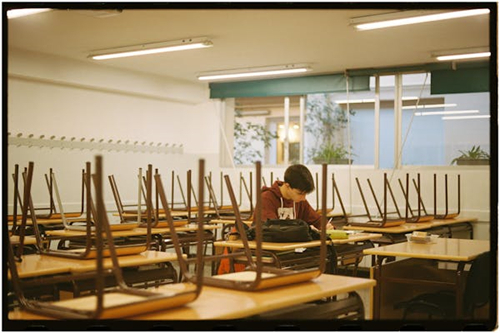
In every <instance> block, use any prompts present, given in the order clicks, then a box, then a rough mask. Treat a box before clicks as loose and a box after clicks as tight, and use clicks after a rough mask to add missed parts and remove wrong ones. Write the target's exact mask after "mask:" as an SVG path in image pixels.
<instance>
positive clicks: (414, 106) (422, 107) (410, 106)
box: [402, 103, 457, 110]
mask: <svg viewBox="0 0 500 333" xmlns="http://www.w3.org/2000/svg"><path fill="white" fill-rule="evenodd" d="M454 106H457V105H456V104H451V103H450V104H424V105H407V106H403V107H402V109H403V110H408V109H435V108H448V107H454Z"/></svg>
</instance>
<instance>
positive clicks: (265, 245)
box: [214, 233, 382, 251]
mask: <svg viewBox="0 0 500 333" xmlns="http://www.w3.org/2000/svg"><path fill="white" fill-rule="evenodd" d="M378 237H382V234H371V233H357V234H351V235H349V238H346V239H333V240H327V242H328V243H333V244H346V243H351V242H360V241H365V240H369V239H375V238H378ZM320 245H321V241H319V240H315V241H310V242H301V243H271V242H262V249H263V250H268V251H287V250H295V249H298V248H310V247H318V246H320ZM214 246H216V247H231V248H237V249H242V248H244V247H243V242H242V241H241V240H234V241H219V242H214ZM248 246H249V247H250V248H251V249H255V248H256V247H257V246H256V242H255V241H249V242H248Z"/></svg>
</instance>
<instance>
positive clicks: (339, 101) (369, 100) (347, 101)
mask: <svg viewBox="0 0 500 333" xmlns="http://www.w3.org/2000/svg"><path fill="white" fill-rule="evenodd" d="M416 99H418V97H414V96H408V97H403V98H402V100H403V101H412V100H416ZM335 103H337V104H347V103H349V104H359V103H375V99H373V98H368V99H350V100H347V99H339V100H337V101H335Z"/></svg>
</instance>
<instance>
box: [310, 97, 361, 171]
mask: <svg viewBox="0 0 500 333" xmlns="http://www.w3.org/2000/svg"><path fill="white" fill-rule="evenodd" d="M354 114H355V112H354V111H353V110H349V113H347V112H346V111H345V110H343V109H342V108H341V107H340V106H339V105H338V104H337V103H335V101H334V100H333V95H332V94H322V95H317V96H314V98H311V99H308V111H307V115H306V124H305V127H304V128H305V130H306V132H307V133H309V134H311V137H312V138H313V142H312V148H309V149H308V155H309V158H310V161H312V162H313V163H315V164H322V163H328V164H347V163H351V162H352V161H349V160H348V157H349V152H348V151H347V149H346V147H345V145H344V144H343V142H344V132H343V130H344V129H345V128H346V127H347V121H348V117H349V115H354ZM351 155H353V154H351Z"/></svg>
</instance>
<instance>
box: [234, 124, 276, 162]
mask: <svg viewBox="0 0 500 333" xmlns="http://www.w3.org/2000/svg"><path fill="white" fill-rule="evenodd" d="M237 116H240V115H239V114H237ZM277 138H278V134H277V133H276V132H271V131H268V130H267V129H266V127H265V126H264V125H261V124H254V123H251V122H248V121H247V122H238V121H235V122H234V162H235V163H236V164H251V163H253V162H255V161H257V160H261V159H262V158H263V156H262V152H261V151H260V150H259V149H258V148H257V147H256V146H255V145H254V143H260V144H262V145H263V147H264V149H266V148H269V147H270V146H271V141H272V140H274V139H277Z"/></svg>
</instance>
